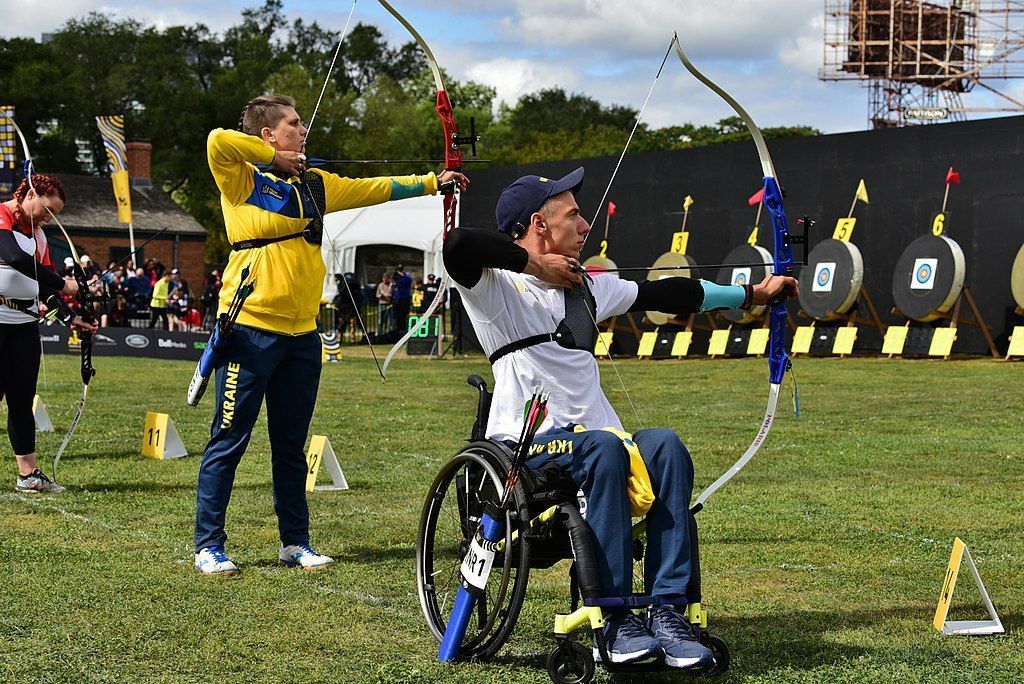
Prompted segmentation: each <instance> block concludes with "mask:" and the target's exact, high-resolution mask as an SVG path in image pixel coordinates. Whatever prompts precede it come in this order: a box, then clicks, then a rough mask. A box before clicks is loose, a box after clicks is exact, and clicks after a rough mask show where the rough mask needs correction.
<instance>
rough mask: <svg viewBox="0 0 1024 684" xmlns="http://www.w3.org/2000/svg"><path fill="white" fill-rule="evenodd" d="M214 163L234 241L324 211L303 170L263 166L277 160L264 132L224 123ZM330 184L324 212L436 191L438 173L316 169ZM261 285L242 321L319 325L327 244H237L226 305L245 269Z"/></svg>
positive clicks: (223, 298) (288, 329) (273, 233)
mask: <svg viewBox="0 0 1024 684" xmlns="http://www.w3.org/2000/svg"><path fill="white" fill-rule="evenodd" d="M206 156H207V161H208V162H209V164H210V171H212V172H213V178H214V180H215V181H216V183H217V187H218V188H219V189H220V193H221V198H220V205H221V210H222V211H223V212H224V226H225V228H226V229H227V236H228V242H230V243H231V244H233V245H235V244H239V243H242V242H245V241H247V240H259V239H267V238H279V237H283V236H286V235H292V234H295V233H301V232H302V231H303V229H305V228H306V226H307V225H308V224H309V222H310V221H311V220H313V219H314V218H316V217H317V216H318V214H317V209H316V208H315V207H312V206H310V199H309V197H308V193H302V192H299V190H298V186H297V181H298V179H296V178H279V177H277V176H275V175H274V174H273V173H271V172H267V171H263V170H261V169H259V168H257V164H259V165H264V166H266V165H269V164H271V163H273V161H274V148H273V147H271V146H270V145H268V144H266V143H265V142H263V140H261V139H260V138H257V137H255V136H251V135H246V134H245V133H242V132H240V131H231V130H225V129H223V128H218V129H216V130H214V131H212V132H211V133H210V137H209V138H208V139H207V143H206ZM312 171H313V172H314V173H317V174H319V175H320V176H321V178H322V180H323V186H324V195H325V197H324V204H325V209H324V211H323V213H324V214H327V213H330V212H334V211H342V210H344V209H354V208H357V207H368V206H372V205H374V204H381V203H383V202H387V201H389V200H400V199H406V198H409V197H419V196H421V195H433V194H436V193H437V186H438V183H437V176H436V175H435V174H433V173H429V174H427V175H425V176H383V177H378V178H344V177H342V176H338V175H337V174H333V173H327V172H325V171H322V170H321V169H313V170H312ZM246 266H248V267H249V280H255V283H256V289H255V291H254V292H253V293H252V294H251V295H250V296H249V298H248V299H246V301H245V307H244V308H243V309H242V312H241V313H240V314H239V315H238V323H240V324H242V325H248V326H252V327H254V328H259V329H261V330H267V331H270V332H275V333H283V334H286V335H300V334H303V333H308V332H310V331H312V330H315V329H316V317H317V313H318V312H319V308H320V295H321V291H322V288H323V282H324V276H325V275H326V274H327V269H326V267H325V266H324V261H323V258H322V257H321V255H320V246H319V245H314V244H310V243H309V242H306V241H305V240H303V239H302V238H297V239H291V240H282V241H280V242H274V243H272V244H268V245H265V246H263V247H255V248H252V249H237V250H233V251H232V252H231V256H230V257H229V258H228V264H227V267H226V268H225V269H224V277H223V282H224V286H223V287H222V288H221V291H220V310H221V311H225V310H227V307H228V305H229V303H230V302H231V298H232V297H234V294H235V291H236V290H237V289H238V288H239V286H240V285H241V283H240V282H239V280H240V278H241V274H242V269H244V268H245V267H246Z"/></svg>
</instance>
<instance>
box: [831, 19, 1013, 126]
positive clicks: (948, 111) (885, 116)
mask: <svg viewBox="0 0 1024 684" xmlns="http://www.w3.org/2000/svg"><path fill="white" fill-rule="evenodd" d="M824 30H825V59H824V66H823V68H822V69H821V72H820V74H819V77H820V78H821V79H822V80H825V81H846V80H860V81H866V86H867V89H868V120H869V121H870V123H871V125H872V126H873V127H874V128H887V127H893V126H906V125H909V124H922V123H934V122H939V121H962V120H964V119H966V118H967V114H968V113H970V112H1011V113H1024V97H1022V96H1020V95H1014V94H1012V93H1011V92H1009V91H1008V90H1007V87H1006V86H1004V87H1003V89H999V88H997V87H996V86H995V85H994V84H993V82H994V81H1003V82H1009V81H1011V80H1013V79H1022V78H1024V0H946V1H937V2H921V1H920V0H825V22H824ZM975 87H980V88H982V89H984V90H986V91H989V92H990V93H993V94H995V95H996V96H997V99H996V100H995V104H989V105H987V106H980V105H976V106H969V104H965V101H964V100H965V98H964V97H963V96H964V94H965V93H969V92H971V91H972V90H973V89H974V88H975Z"/></svg>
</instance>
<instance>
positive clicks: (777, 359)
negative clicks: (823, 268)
mask: <svg viewBox="0 0 1024 684" xmlns="http://www.w3.org/2000/svg"><path fill="white" fill-rule="evenodd" d="M672 42H673V47H674V48H675V51H676V55H677V56H678V57H679V61H681V62H682V63H683V66H684V67H686V70H687V71H689V72H690V73H691V74H693V75H694V77H696V78H697V80H699V81H700V82H701V83H703V84H704V85H706V86H707V87H708V88H711V90H713V91H714V92H715V93H717V94H718V96H719V97H721V98H722V99H723V100H725V101H726V102H727V103H729V106H731V107H732V108H733V109H734V110H735V111H736V114H738V115H739V117H740V118H741V119H743V123H744V124H746V126H747V130H748V131H750V135H751V137H752V138H753V139H754V145H755V146H756V147H757V155H758V157H759V158H760V160H761V171H762V174H763V176H764V205H765V207H766V208H767V209H768V214H769V216H771V220H772V232H773V234H774V236H775V245H774V265H773V268H772V273H773V274H774V275H783V276H792V275H793V250H792V247H791V245H792V244H796V243H803V238H802V237H798V236H790V234H789V226H788V224H787V222H786V213H785V210H784V209H783V206H782V190H781V188H780V187H779V181H778V177H777V176H776V175H775V165H774V164H773V163H772V158H771V154H769V152H768V146H767V145H766V144H765V141H764V136H763V135H761V130H760V129H759V128H758V127H757V124H755V123H754V120H753V119H752V118H751V116H750V114H748V113H747V110H745V109H744V108H743V106H742V105H740V103H739V102H737V101H736V100H735V99H734V98H733V97H732V96H731V95H729V93H727V92H725V91H724V90H723V89H722V88H721V87H720V86H719V85H717V84H716V83H715V82H714V81H712V80H711V79H709V78H708V77H707V76H705V75H704V74H702V73H701V72H700V71H699V70H698V69H697V67H695V66H694V65H693V63H691V62H690V60H689V58H688V57H687V56H686V53H685V52H683V47H682V45H681V44H680V43H679V34H678V32H676V33H674V34H673V39H672ZM804 249H806V245H805V247H804ZM769 304H770V305H771V313H770V314H769V319H768V331H769V332H768V405H767V406H766V407H765V412H764V420H762V421H761V427H760V428H759V429H758V431H757V435H756V436H755V437H754V441H752V442H751V443H750V446H749V447H747V450H746V451H745V452H743V455H742V456H741V457H740V458H739V460H738V461H736V463H735V464H734V465H733V466H732V467H731V468H729V470H727V471H726V472H725V473H724V474H723V475H722V476H721V477H719V478H718V479H717V480H715V481H714V482H713V483H712V484H711V485H710V486H709V487H708V488H707V489H705V490H704V491H703V492H702V493H701V494H700V496H698V497H697V501H696V502H695V503H694V506H693V509H694V512H696V511H699V510H700V509H701V508H703V507H704V503H705V502H706V501H707V500H708V499H709V498H710V497H711V495H712V494H714V493H715V492H716V491H718V489H720V488H721V487H722V486H723V485H724V484H725V483H726V482H728V481H729V480H731V479H732V478H733V476H734V475H736V473H738V472H739V471H740V470H742V469H743V467H744V466H745V465H746V464H747V463H749V462H750V459H752V458H753V457H754V454H756V453H757V452H758V450H759V449H760V448H761V445H762V444H764V440H765V438H767V437H768V432H769V431H770V430H771V429H772V423H773V422H774V420H775V410H776V408H777V407H778V403H779V390H780V388H781V387H782V380H783V378H784V377H785V375H786V371H789V370H792V366H793V364H792V362H791V361H790V359H789V354H787V353H786V321H787V319H788V316H789V314H788V313H787V312H786V292H782V293H780V294H779V296H777V297H776V298H775V299H774V300H773V301H771V302H769ZM794 388H795V385H794ZM794 396H795V389H794ZM797 406H798V407H799V403H798V404H797ZM797 410H798V412H799V408H798V409H797Z"/></svg>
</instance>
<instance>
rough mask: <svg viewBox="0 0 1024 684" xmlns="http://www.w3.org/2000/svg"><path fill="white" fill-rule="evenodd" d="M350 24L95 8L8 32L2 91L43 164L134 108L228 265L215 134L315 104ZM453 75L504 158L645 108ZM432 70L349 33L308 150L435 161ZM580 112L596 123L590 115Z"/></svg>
mask: <svg viewBox="0 0 1024 684" xmlns="http://www.w3.org/2000/svg"><path fill="white" fill-rule="evenodd" d="M339 34H340V32H338V31H332V30H330V29H328V28H325V27H322V26H320V25H319V24H317V23H316V22H308V23H307V22H305V21H303V20H302V19H295V20H293V21H291V22H289V21H288V20H287V18H286V17H285V15H284V12H283V8H282V3H281V0H264V4H263V5H262V6H260V7H254V8H249V9H245V10H243V11H242V13H241V18H240V21H239V23H238V24H236V25H234V26H231V27H230V28H228V29H227V30H225V31H224V32H222V33H219V34H218V33H214V32H211V31H210V29H209V28H208V27H207V26H205V25H204V24H202V23H196V24H193V25H191V26H171V27H168V28H165V29H162V30H161V29H157V28H154V27H151V26H144V25H143V24H141V23H140V22H138V21H135V20H132V19H120V20H119V19H114V18H112V17H110V16H107V15H103V14H95V13H94V14H89V15H86V16H84V17H81V18H76V19H72V20H70V21H68V22H67V23H66V24H65V25H64V26H62V27H61V28H60V30H58V31H57V32H55V33H53V34H50V35H49V36H48V39H47V40H45V41H42V42H37V41H35V40H33V39H30V38H11V39H0V63H2V64H4V66H5V68H4V69H3V70H2V71H0V92H3V93H4V95H3V98H4V100H5V101H4V102H0V104H13V105H15V106H16V107H17V112H16V117H17V120H18V122H19V126H20V127H21V128H22V129H23V130H24V131H25V133H26V135H29V136H32V137H33V138H34V139H30V141H29V144H30V145H31V146H32V150H33V153H34V154H35V156H36V165H37V167H38V168H39V169H40V170H45V171H51V172H55V173H82V171H83V170H82V168H81V165H80V164H79V162H78V145H77V142H76V141H78V140H88V141H89V144H90V146H91V147H92V151H93V155H94V158H95V159H97V160H99V164H98V165H99V166H100V167H101V170H102V172H104V173H105V172H106V171H105V169H106V161H105V160H106V155H105V153H104V151H103V144H102V141H101V140H100V137H99V133H98V131H97V129H96V123H95V117H96V116H98V115H108V114H124V116H125V128H126V135H127V137H128V139H133V138H144V139H149V140H151V141H152V142H153V143H154V146H153V179H154V182H157V183H160V184H162V186H163V187H164V188H165V189H167V190H168V191H170V192H171V194H172V196H173V197H174V199H175V200H176V201H177V202H178V203H179V204H180V205H181V206H182V207H183V208H184V209H185V210H186V211H188V212H189V213H190V214H192V216H194V217H195V218H196V220H198V221H199V222H200V223H201V224H202V225H204V226H206V229H207V233H208V239H207V254H206V256H207V260H208V261H209V262H211V263H219V262H223V261H224V260H225V258H226V256H227V251H228V249H229V246H228V245H227V242H226V239H225V236H224V231H223V221H222V218H221V215H220V207H219V198H218V194H217V191H216V187H215V186H214V184H213V179H212V178H211V176H210V173H209V170H208V168H207V165H206V149H205V138H206V134H207V133H208V132H209V131H210V130H212V129H214V128H217V127H233V126H234V125H235V124H236V122H237V120H238V116H239V112H240V111H241V109H242V107H243V105H244V104H245V103H246V102H247V101H248V100H249V99H251V98H252V97H254V96H255V95H257V94H260V93H283V94H287V95H290V96H292V97H294V98H295V99H296V101H297V103H298V104H297V108H298V110H299V113H300V114H301V115H303V116H304V117H307V118H308V117H309V116H310V115H311V114H312V110H313V106H314V104H315V103H316V100H317V97H318V95H319V93H320V89H321V87H322V85H323V78H324V76H325V73H326V71H327V68H328V66H329V64H330V60H331V56H332V55H333V52H334V50H335V49H336V48H337V43H338V40H339V38H340V35H339ZM445 82H446V84H447V86H448V92H449V95H450V96H451V99H452V102H453V106H454V107H455V111H456V120H457V124H458V127H459V130H460V132H462V131H467V130H468V128H469V117H474V118H475V120H476V128H477V132H478V133H479V134H480V135H481V136H482V137H483V142H482V143H481V156H485V157H486V158H488V159H490V160H491V161H492V162H493V163H494V164H496V165H506V164H527V163H534V162H540V161H550V160H556V159H565V158H582V157H596V156H603V155H612V154H618V153H619V152H620V151H621V148H622V145H623V143H624V141H625V136H626V135H627V134H628V132H629V130H630V128H631V127H632V126H633V123H634V120H635V118H636V115H637V111H636V110H635V109H633V108H630V107H624V106H619V105H610V106H605V105H602V104H601V103H599V102H598V101H596V100H594V99H593V98H590V97H587V96H585V95H580V94H572V93H566V92H565V91H564V90H562V89H559V88H551V89H546V90H540V91H538V92H535V93H531V94H528V95H525V96H523V97H522V98H520V99H519V101H518V102H516V103H514V104H508V103H502V104H500V105H498V106H496V103H495V98H496V94H495V90H494V89H493V88H491V87H489V86H486V85H482V84H479V83H475V82H473V81H455V80H452V79H450V78H447V74H446V75H445ZM433 93H434V81H433V78H432V76H431V73H430V70H429V67H428V64H427V61H426V58H425V57H424V55H423V54H422V52H421V51H420V49H419V47H418V46H417V45H416V43H415V42H414V41H410V42H408V43H405V44H403V45H400V46H398V47H394V48H393V47H390V46H389V45H388V44H387V42H386V41H385V40H384V36H383V34H382V33H381V32H380V30H379V29H378V28H377V27H376V26H373V25H369V24H365V23H360V24H358V25H356V26H355V28H353V29H352V30H351V31H350V33H349V34H348V36H347V37H346V39H345V42H344V44H343V45H342V46H341V48H340V52H339V54H338V60H337V66H336V67H335V70H334V72H333V73H332V77H331V80H330V82H329V83H328V86H327V89H326V91H325V93H324V97H323V102H322V103H321V105H320V109H319V110H318V112H317V118H316V121H315V123H314V126H313V130H312V131H311V132H310V136H309V146H308V147H307V152H308V154H310V155H311V156H317V157H323V158H328V159H380V158H399V159H402V158H404V159H440V158H442V156H443V155H442V150H443V147H442V146H443V141H442V140H441V127H440V125H439V123H438V120H437V116H436V114H435V113H434V97H433ZM581 122H585V123H583V124H581ZM764 132H765V136H766V137H769V138H777V137H788V136H797V135H816V134H818V131H816V130H814V129H812V128H810V127H807V126H794V127H779V128H769V129H766V130H765V131H764ZM748 137H749V134H748V133H747V131H746V128H745V127H744V126H743V124H742V122H741V121H740V120H739V119H738V118H737V117H729V118H726V119H723V120H721V121H719V122H718V123H717V124H715V125H712V126H694V125H692V124H680V125H675V126H668V127H664V128H651V127H648V126H646V125H644V124H641V126H640V128H639V129H638V131H637V134H636V137H635V138H634V140H633V144H632V146H631V147H630V151H631V152H642V151H654V150H675V149H683V148H688V147H699V146H705V145H713V144H717V143H721V142H734V141H738V140H743V139H746V138H748ZM332 170H336V171H338V172H339V173H349V174H351V175H376V174H395V173H412V172H422V170H423V165H421V164H418V165H413V166H411V167H410V168H402V167H395V166H388V167H374V166H365V165H363V166H361V167H358V168H345V167H341V168H339V169H332Z"/></svg>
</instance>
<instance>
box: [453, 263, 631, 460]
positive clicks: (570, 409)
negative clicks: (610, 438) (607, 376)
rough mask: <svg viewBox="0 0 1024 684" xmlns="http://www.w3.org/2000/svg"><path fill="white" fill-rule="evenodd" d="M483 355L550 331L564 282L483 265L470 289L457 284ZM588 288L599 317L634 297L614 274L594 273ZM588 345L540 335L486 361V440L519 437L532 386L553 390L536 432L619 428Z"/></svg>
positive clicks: (561, 314) (558, 316)
mask: <svg viewBox="0 0 1024 684" xmlns="http://www.w3.org/2000/svg"><path fill="white" fill-rule="evenodd" d="M455 287H457V288H458V290H459V293H460V294H461V295H462V300H463V303H464V304H465V307H466V312H467V313H468V314H469V317H470V318H471V319H472V321H473V329H474V330H476V334H477V337H478V338H479V339H480V344H481V346H483V348H484V352H485V353H486V354H488V355H490V354H492V353H493V352H494V351H495V350H497V349H500V348H501V347H503V346H505V345H506V344H509V343H510V342H515V341H517V340H521V339H524V338H527V337H530V336H531V335H540V334H543V333H551V332H555V328H556V327H558V324H559V323H560V322H561V321H562V319H563V318H565V294H564V289H563V288H561V287H557V286H555V285H548V284H547V283H545V282H543V281H541V280H538V279H537V278H535V277H533V276H530V275H525V274H522V273H513V272H511V271H504V270H500V269H493V268H485V269H483V275H481V277H480V281H479V282H477V284H476V285H474V286H473V287H472V288H466V287H463V286H462V285H459V284H458V283H456V284H455ZM590 289H591V292H592V293H593V295H594V299H595V301H596V302H597V316H596V319H597V321H598V322H601V321H602V320H604V319H606V318H610V317H612V316H618V315H619V314H623V313H625V312H626V311H627V310H628V309H629V307H630V306H631V305H632V304H633V302H634V301H636V294H637V285H636V283H634V282H632V281H629V280H622V279H621V278H619V277H618V276H617V275H615V274H612V273H600V274H596V275H594V276H593V281H592V282H591V283H590ZM592 351H593V350H587V351H584V350H579V349H565V348H564V347H561V346H560V345H559V344H558V343H557V342H545V343H543V344H537V345H534V346H532V347H528V348H526V349H520V350H519V351H514V352H512V353H511V354H506V355H505V356H503V357H502V358H500V359H498V361H497V362H496V363H495V364H494V365H493V366H492V371H493V373H494V398H493V399H492V400H491V413H490V416H489V417H488V420H487V436H488V437H490V438H492V439H499V440H501V439H510V440H517V439H519V433H520V431H521V430H522V426H523V406H524V405H525V404H526V402H527V401H528V400H529V398H530V397H531V396H532V395H533V390H534V388H535V387H536V386H537V385H543V387H544V389H545V390H547V391H549V392H551V396H550V398H549V400H548V418H547V420H545V421H544V423H543V424H542V425H541V427H540V430H539V431H540V432H543V431H544V430H547V429H549V428H551V427H559V426H563V425H567V424H569V423H577V424H580V425H585V426H587V427H588V428H591V429H597V428H602V427H615V428H619V429H621V428H622V424H621V423H620V422H619V418H618V416H616V415H615V411H614V410H613V409H612V407H611V405H610V404H609V403H608V399H606V398H605V396H604V392H603V391H602V390H601V374H600V371H599V370H598V367H597V360H596V359H595V358H594V355H593V354H592V353H591V352H592Z"/></svg>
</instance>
